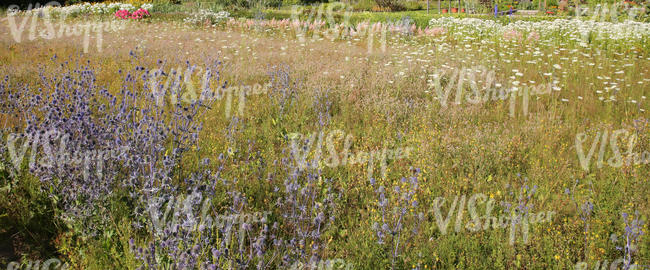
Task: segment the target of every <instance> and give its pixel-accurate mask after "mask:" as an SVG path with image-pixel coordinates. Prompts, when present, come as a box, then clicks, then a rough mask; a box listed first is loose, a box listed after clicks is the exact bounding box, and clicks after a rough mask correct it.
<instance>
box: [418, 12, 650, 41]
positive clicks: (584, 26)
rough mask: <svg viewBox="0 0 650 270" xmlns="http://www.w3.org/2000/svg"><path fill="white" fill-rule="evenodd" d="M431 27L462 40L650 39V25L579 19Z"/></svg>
mask: <svg viewBox="0 0 650 270" xmlns="http://www.w3.org/2000/svg"><path fill="white" fill-rule="evenodd" d="M429 26H432V27H444V28H446V29H447V30H448V33H450V34H453V35H459V36H467V35H471V36H483V37H500V36H502V35H503V34H504V33H507V32H513V31H517V32H520V33H532V32H536V33H537V34H539V36H540V37H541V38H542V39H544V40H554V39H561V40H570V41H575V42H578V43H587V42H591V41H595V40H600V41H606V40H614V41H622V42H625V43H634V42H643V41H644V40H647V39H648V38H650V23H643V22H636V21H631V20H628V21H625V22H597V21H592V20H578V19H573V20H565V19H557V20H550V21H537V22H533V21H524V20H520V21H515V22H512V23H508V24H505V25H504V24H500V23H498V22H495V21H493V20H483V19H476V18H463V19H458V18H454V17H443V18H439V19H431V21H429Z"/></svg>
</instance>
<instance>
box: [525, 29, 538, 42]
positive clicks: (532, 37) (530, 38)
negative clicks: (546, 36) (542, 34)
mask: <svg viewBox="0 0 650 270" xmlns="http://www.w3.org/2000/svg"><path fill="white" fill-rule="evenodd" d="M527 40H528V41H529V42H530V41H538V40H539V34H538V33H537V32H535V31H532V32H530V34H528V38H527Z"/></svg>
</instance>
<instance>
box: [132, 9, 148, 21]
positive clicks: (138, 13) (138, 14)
mask: <svg viewBox="0 0 650 270" xmlns="http://www.w3.org/2000/svg"><path fill="white" fill-rule="evenodd" d="M149 16H150V14H149V11H147V10H146V9H144V8H141V9H138V10H136V11H134V12H133V14H131V19H134V20H139V19H142V18H144V17H149Z"/></svg>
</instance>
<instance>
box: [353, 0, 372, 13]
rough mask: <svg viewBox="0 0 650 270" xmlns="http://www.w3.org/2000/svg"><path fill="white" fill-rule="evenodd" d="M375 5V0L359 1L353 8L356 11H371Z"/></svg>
mask: <svg viewBox="0 0 650 270" xmlns="http://www.w3.org/2000/svg"><path fill="white" fill-rule="evenodd" d="M375 5H376V4H375V1H374V0H358V1H357V2H356V3H354V4H353V5H352V8H353V9H354V10H355V11H371V10H372V7H374V6H375Z"/></svg>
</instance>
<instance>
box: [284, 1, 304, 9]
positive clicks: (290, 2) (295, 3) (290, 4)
mask: <svg viewBox="0 0 650 270" xmlns="http://www.w3.org/2000/svg"><path fill="white" fill-rule="evenodd" d="M293 5H300V0H282V6H285V7H290V6H293Z"/></svg>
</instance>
